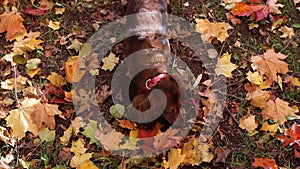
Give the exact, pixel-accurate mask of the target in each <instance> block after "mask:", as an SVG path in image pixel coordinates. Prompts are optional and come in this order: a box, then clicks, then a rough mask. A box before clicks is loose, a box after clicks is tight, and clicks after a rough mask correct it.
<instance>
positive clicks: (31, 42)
mask: <svg viewBox="0 0 300 169" xmlns="http://www.w3.org/2000/svg"><path fill="white" fill-rule="evenodd" d="M40 34H41V33H40V32H29V33H28V34H27V35H26V36H25V37H26V38H25V39H23V40H21V41H17V42H15V43H14V47H13V54H14V55H22V54H24V53H26V52H30V51H33V50H35V49H43V47H42V46H41V45H40V44H41V43H42V42H43V41H42V40H38V39H36V38H38V37H39V36H40Z"/></svg>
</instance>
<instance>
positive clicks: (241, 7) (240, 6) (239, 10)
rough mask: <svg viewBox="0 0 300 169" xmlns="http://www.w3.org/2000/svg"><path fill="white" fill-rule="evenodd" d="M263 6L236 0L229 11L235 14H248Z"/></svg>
mask: <svg viewBox="0 0 300 169" xmlns="http://www.w3.org/2000/svg"><path fill="white" fill-rule="evenodd" d="M264 7H265V6H264V5H263V4H246V3H244V2H238V3H236V4H235V6H234V8H232V9H231V13H232V14H233V15H236V16H250V15H252V14H253V13H255V12H257V11H259V10H261V9H263V8H264Z"/></svg>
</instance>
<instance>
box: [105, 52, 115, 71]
mask: <svg viewBox="0 0 300 169" xmlns="http://www.w3.org/2000/svg"><path fill="white" fill-rule="evenodd" d="M102 62H103V63H104V64H103V66H102V67H101V69H103V70H110V71H112V70H113V69H114V67H115V66H116V65H117V63H119V58H118V57H116V56H115V54H113V53H110V54H109V55H108V57H105V58H103V59H102Z"/></svg>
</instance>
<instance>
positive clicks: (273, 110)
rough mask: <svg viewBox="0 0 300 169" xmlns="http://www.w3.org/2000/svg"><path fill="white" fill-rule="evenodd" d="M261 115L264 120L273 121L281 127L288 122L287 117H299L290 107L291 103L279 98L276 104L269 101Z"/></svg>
mask: <svg viewBox="0 0 300 169" xmlns="http://www.w3.org/2000/svg"><path fill="white" fill-rule="evenodd" d="M261 114H262V115H263V118H264V119H272V120H274V122H276V123H278V124H280V125H282V124H283V123H284V122H285V121H286V117H287V116H294V117H296V116H297V115H296V114H295V110H294V109H293V108H291V107H289V103H288V102H285V101H283V100H281V99H279V98H276V100H275V102H274V101H273V100H269V101H268V102H267V104H266V106H265V107H264V108H263V110H262V112H261Z"/></svg>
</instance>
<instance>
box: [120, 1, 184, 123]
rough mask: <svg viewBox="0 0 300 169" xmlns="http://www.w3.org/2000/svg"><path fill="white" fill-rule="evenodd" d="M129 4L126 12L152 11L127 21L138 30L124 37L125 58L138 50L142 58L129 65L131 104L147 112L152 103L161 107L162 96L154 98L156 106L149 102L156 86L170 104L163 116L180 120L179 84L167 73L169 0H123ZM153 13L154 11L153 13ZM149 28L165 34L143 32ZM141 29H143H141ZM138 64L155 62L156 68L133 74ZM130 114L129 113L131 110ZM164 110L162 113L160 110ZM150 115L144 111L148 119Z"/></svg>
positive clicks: (146, 64) (143, 64)
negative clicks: (166, 33) (132, 34)
mask: <svg viewBox="0 0 300 169" xmlns="http://www.w3.org/2000/svg"><path fill="white" fill-rule="evenodd" d="M124 2H125V3H126V4H127V10H126V14H127V15H130V14H139V13H146V14H148V13H149V17H148V16H146V17H145V16H143V17H141V16H138V15H137V16H134V17H133V18H132V19H130V20H127V23H126V24H129V25H131V26H132V25H134V27H135V28H136V29H137V30H141V31H137V33H136V34H135V35H134V36H131V37H129V38H127V39H125V40H124V42H123V44H124V50H123V56H124V59H126V58H127V57H129V56H130V55H131V54H134V53H136V52H138V51H141V52H140V53H138V54H139V55H142V57H137V59H136V60H134V63H130V64H131V65H129V66H128V69H129V70H128V73H127V74H128V75H129V77H131V78H132V79H133V80H132V83H131V85H130V89H129V91H130V98H131V103H132V105H133V106H134V107H135V108H136V109H137V110H139V111H146V110H148V109H149V108H150V107H151V106H159V105H160V104H161V99H160V98H155V99H154V101H153V102H154V103H155V104H154V105H150V102H149V98H148V97H149V94H150V93H151V91H152V90H154V89H160V90H161V91H163V93H164V94H165V96H166V99H167V103H166V107H165V109H164V111H163V113H162V117H163V118H164V119H165V120H167V121H168V122H169V123H170V124H172V123H174V121H175V120H176V119H177V117H178V114H179V111H180V106H181V95H180V88H179V85H178V84H177V83H176V81H175V79H174V78H173V77H171V75H170V74H169V73H167V67H168V65H169V64H170V45H169V41H168V38H167V36H166V35H164V34H163V32H166V31H167V28H166V27H167V15H166V14H167V5H168V1H167V0H128V1H124ZM150 13H151V14H150ZM145 27H146V28H147V27H149V28H150V29H151V27H152V28H155V29H158V30H160V31H161V32H162V33H156V32H151V31H146V30H145V31H143V28H145ZM139 28H141V29H139ZM136 65H139V66H142V67H145V68H147V67H148V66H149V65H154V66H156V68H154V69H145V70H143V71H141V72H140V73H138V74H137V75H132V72H136V70H135V68H136ZM129 113H130V112H129ZM157 113H161V112H157ZM148 116H151V114H148V115H147V114H145V116H144V117H145V118H146V117H148Z"/></svg>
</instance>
